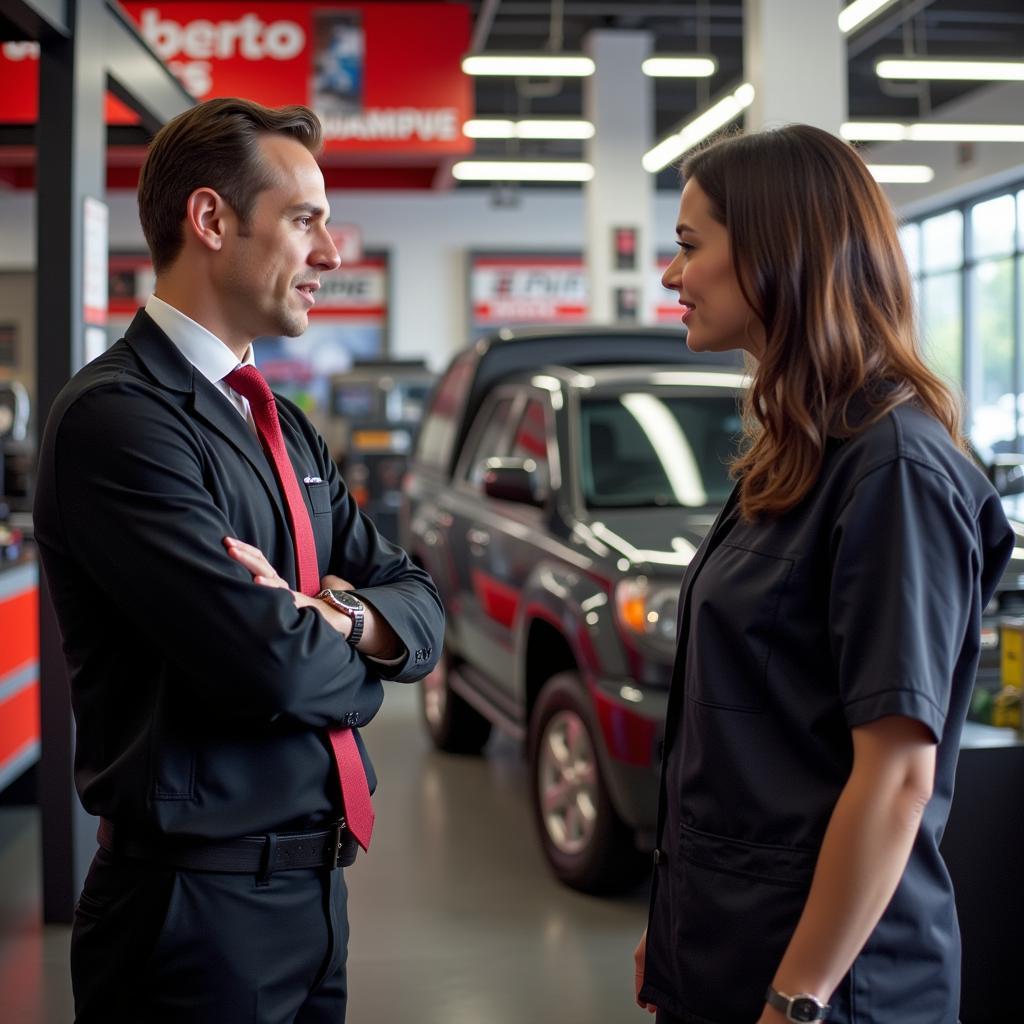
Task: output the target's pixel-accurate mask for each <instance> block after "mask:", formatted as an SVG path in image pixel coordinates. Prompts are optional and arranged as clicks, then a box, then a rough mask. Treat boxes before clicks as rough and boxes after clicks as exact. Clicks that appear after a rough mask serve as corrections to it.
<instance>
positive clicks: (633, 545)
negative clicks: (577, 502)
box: [580, 506, 720, 572]
mask: <svg viewBox="0 0 1024 1024" xmlns="http://www.w3.org/2000/svg"><path fill="white" fill-rule="evenodd" d="M719 511H720V509H719V507H717V506H714V507H709V508H702V509H685V508H629V509H618V508H617V509H593V510H591V514H590V519H589V521H588V522H587V523H586V524H581V529H580V533H581V534H582V535H583V537H584V538H587V540H588V546H594V545H595V544H596V545H597V547H602V546H603V547H604V548H606V549H607V550H608V552H609V553H610V557H613V558H615V559H617V560H618V559H622V558H626V559H628V560H629V561H630V562H631V563H632V564H633V565H636V566H640V565H642V566H649V567H650V568H651V569H652V570H653V571H657V570H659V569H661V570H662V571H665V572H672V571H673V570H682V569H685V568H686V566H688V565H689V564H690V560H691V559H692V558H693V555H694V554H695V553H696V551H697V548H698V547H699V546H700V543H701V541H702V540H703V539H704V536H705V534H707V532H708V530H709V529H710V528H711V524H712V523H713V522H714V521H715V517H716V516H717V515H718V513H719ZM596 549H597V548H596V547H595V550H596Z"/></svg>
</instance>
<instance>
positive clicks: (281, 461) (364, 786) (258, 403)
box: [224, 366, 374, 850]
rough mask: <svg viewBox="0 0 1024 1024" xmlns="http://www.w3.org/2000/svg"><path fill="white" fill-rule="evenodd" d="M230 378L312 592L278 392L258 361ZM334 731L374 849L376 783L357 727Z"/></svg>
mask: <svg viewBox="0 0 1024 1024" xmlns="http://www.w3.org/2000/svg"><path fill="white" fill-rule="evenodd" d="M224 380H225V381H226V382H227V383H228V385H229V386H230V387H231V388H233V389H234V390H235V391H237V392H238V393H239V394H240V395H242V396H243V397H244V398H246V399H248V401H249V408H250V410H251V411H252V418H253V421H254V422H255V424H256V432H257V433H258V434H259V437H260V443H261V444H262V445H263V450H264V451H265V452H266V453H267V458H269V459H270V462H271V464H272V465H273V467H274V475H275V476H276V477H277V482H278V484H279V485H280V487H281V492H282V493H283V494H284V499H285V507H286V508H287V510H288V521H289V523H290V524H291V528H292V538H293V540H294V541H295V565H296V569H297V572H298V585H299V590H301V591H302V593H303V594H306V595H307V596H309V597H312V596H313V595H314V594H318V593H319V592H320V568H319V566H318V565H317V558H316V544H315V542H314V540H313V526H312V524H311V523H310V521H309V512H308V510H307V509H306V504H305V502H304V501H303V500H302V492H301V491H300V490H299V481H298V478H297V477H296V476H295V468H294V467H293V466H292V464H291V460H290V459H289V458H288V452H287V450H286V449H285V446H284V435H283V434H282V433H281V422H280V420H279V419H278V418H277V405H276V404H275V402H274V395H273V392H272V391H271V390H270V385H269V384H267V382H266V380H265V379H264V377H263V374H262V373H260V371H259V370H257V369H256V367H255V366H239V367H238V368H237V369H235V370H232V371H231V373H229V374H228V375H227V376H226V377H225V378H224ZM328 735H329V736H330V739H331V750H332V751H333V753H334V763H335V767H336V768H337V771H338V782H339V784H340V785H341V798H342V800H343V801H344V804H345V819H346V821H347V822H348V828H349V831H350V832H351V833H352V835H353V836H354V837H355V839H356V842H358V843H359V845H360V846H361V847H362V848H363V849H364V850H368V849H369V848H370V835H371V833H372V832H373V817H374V815H373V803H372V802H371V800H370V787H369V784H368V783H367V781H366V771H365V770H364V768H363V759H362V758H361V757H360V756H359V748H358V747H357V746H356V738H355V736H354V735H353V734H352V730H351V729H330V730H328Z"/></svg>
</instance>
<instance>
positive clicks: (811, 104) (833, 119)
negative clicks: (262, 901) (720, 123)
mask: <svg viewBox="0 0 1024 1024" xmlns="http://www.w3.org/2000/svg"><path fill="white" fill-rule="evenodd" d="M838 14H839V5H838V4H836V3H834V2H833V3H826V2H824V0H744V3H743V67H744V78H745V79H746V81H748V82H750V84H751V85H753V87H754V89H755V90H756V93H757V94H756V96H755V97H754V102H753V103H752V104H751V106H750V107H749V109H748V110H747V116H746V124H747V127H748V129H753V130H756V129H758V128H766V127H767V128H778V127H781V126H782V125H784V124H789V123H791V122H794V121H799V122H802V123H804V124H813V125H815V126H817V127H818V128H824V129H825V131H829V132H832V133H833V134H834V135H838V134H839V126H840V125H841V124H842V123H843V121H845V120H846V119H847V100H846V93H847V71H846V40H845V38H844V37H843V34H842V33H841V32H840V31H839V25H838V22H837V20H836V19H837V16H838Z"/></svg>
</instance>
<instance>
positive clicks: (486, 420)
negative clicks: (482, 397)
mask: <svg viewBox="0 0 1024 1024" xmlns="http://www.w3.org/2000/svg"><path fill="white" fill-rule="evenodd" d="M514 403H515V400H514V397H513V396H512V395H509V396H506V397H502V398H499V399H498V400H497V401H496V402H490V403H488V404H487V405H486V406H484V408H483V409H481V410H480V412H479V414H478V415H477V418H476V422H475V423H474V424H473V429H472V431H471V432H470V434H469V437H470V438H472V439H473V444H472V448H471V449H470V452H469V457H468V458H467V459H466V460H465V462H464V473H465V476H466V480H467V481H468V482H469V483H470V484H472V485H473V486H474V487H475V488H477V489H479V488H480V486H481V484H482V483H483V465H484V461H485V460H486V459H489V458H491V457H492V456H494V455H501V454H502V452H503V450H504V445H503V443H502V442H503V440H504V437H505V435H506V434H507V432H508V422H509V418H510V417H511V415H512V407H513V405H514Z"/></svg>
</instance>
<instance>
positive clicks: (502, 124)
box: [462, 117, 594, 139]
mask: <svg viewBox="0 0 1024 1024" xmlns="http://www.w3.org/2000/svg"><path fill="white" fill-rule="evenodd" d="M462 134H463V135H465V136H466V137H467V138H470V139H592V138H593V137H594V125H593V124H592V123H591V122H590V121H580V120H555V119H553V118H551V119H545V118H533V119H523V120H522V121H510V120H506V119H503V118H497V117H479V118H474V119H472V120H470V121H467V122H466V123H465V124H464V125H463V126H462Z"/></svg>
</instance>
